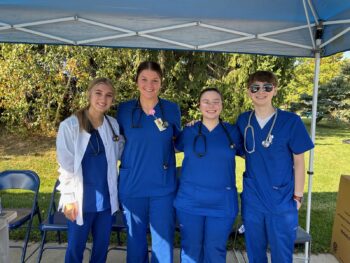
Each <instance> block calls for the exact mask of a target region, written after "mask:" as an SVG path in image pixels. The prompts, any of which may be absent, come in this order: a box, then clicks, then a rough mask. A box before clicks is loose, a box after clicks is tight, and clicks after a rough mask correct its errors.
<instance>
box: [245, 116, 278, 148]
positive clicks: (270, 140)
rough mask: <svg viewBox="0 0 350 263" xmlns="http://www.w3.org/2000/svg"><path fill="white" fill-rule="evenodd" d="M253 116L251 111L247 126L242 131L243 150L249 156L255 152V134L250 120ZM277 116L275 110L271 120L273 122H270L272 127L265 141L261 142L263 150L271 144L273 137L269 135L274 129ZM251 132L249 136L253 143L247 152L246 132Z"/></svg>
mask: <svg viewBox="0 0 350 263" xmlns="http://www.w3.org/2000/svg"><path fill="white" fill-rule="evenodd" d="M253 114H254V111H252V112H251V113H250V114H249V118H248V124H247V126H246V127H245V129H244V149H245V151H246V152H247V153H249V154H251V153H253V152H255V134H254V127H253V126H252V125H251V119H252V116H253ZM277 115H278V111H277V109H276V110H275V116H274V118H273V122H272V125H271V128H270V130H269V132H268V134H267V136H266V139H265V140H263V141H262V142H261V144H262V146H263V147H264V148H269V147H270V146H271V144H272V141H273V135H272V134H271V133H272V130H273V128H274V127H275V123H276V120H277ZM249 129H250V130H251V134H252V141H253V146H252V149H251V150H248V149H247V132H248V130H249Z"/></svg>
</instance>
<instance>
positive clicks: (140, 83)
mask: <svg viewBox="0 0 350 263" xmlns="http://www.w3.org/2000/svg"><path fill="white" fill-rule="evenodd" d="M136 83H137V87H138V90H139V91H140V97H142V98H144V99H155V98H157V96H158V94H159V90H160V85H161V83H162V81H161V79H160V77H159V75H158V73H157V72H156V71H153V70H149V69H145V70H142V71H141V72H140V74H139V76H138V78H137V82H136Z"/></svg>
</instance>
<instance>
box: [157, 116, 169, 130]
mask: <svg viewBox="0 0 350 263" xmlns="http://www.w3.org/2000/svg"><path fill="white" fill-rule="evenodd" d="M154 123H155V124H156V125H157V127H158V130H159V131H164V130H165V129H166V128H165V127H164V125H163V121H162V119H161V118H157V119H155V120H154Z"/></svg>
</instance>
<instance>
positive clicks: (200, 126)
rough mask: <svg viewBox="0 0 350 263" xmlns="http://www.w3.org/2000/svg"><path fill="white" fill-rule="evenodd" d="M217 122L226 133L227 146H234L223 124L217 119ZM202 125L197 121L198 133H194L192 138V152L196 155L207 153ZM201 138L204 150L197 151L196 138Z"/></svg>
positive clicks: (200, 155)
mask: <svg viewBox="0 0 350 263" xmlns="http://www.w3.org/2000/svg"><path fill="white" fill-rule="evenodd" d="M219 123H220V125H221V127H222V128H223V130H224V132H225V134H226V137H227V139H228V141H229V143H230V144H229V147H230V148H231V149H233V148H235V144H234V142H233V140H232V138H231V136H230V134H229V133H228V131H227V129H226V127H225V125H224V124H223V123H222V121H221V120H220V119H219ZM202 125H203V123H202V122H200V123H199V127H198V134H197V135H196V137H194V140H193V152H194V153H195V154H196V155H197V156H198V157H203V156H205V155H206V154H207V137H206V136H205V135H204V134H203V133H202ZM199 139H201V140H202V141H203V144H204V152H198V151H197V150H196V145H197V142H198V140H199Z"/></svg>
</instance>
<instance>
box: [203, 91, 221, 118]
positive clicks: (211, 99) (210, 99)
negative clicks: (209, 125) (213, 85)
mask: <svg viewBox="0 0 350 263" xmlns="http://www.w3.org/2000/svg"><path fill="white" fill-rule="evenodd" d="M199 109H200V111H201V113H202V116H203V120H204V119H207V120H216V119H217V120H218V119H219V117H220V113H221V111H222V99H221V96H220V94H219V93H217V92H216V91H206V92H204V93H203V94H202V96H201V97H200V101H199Z"/></svg>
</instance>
